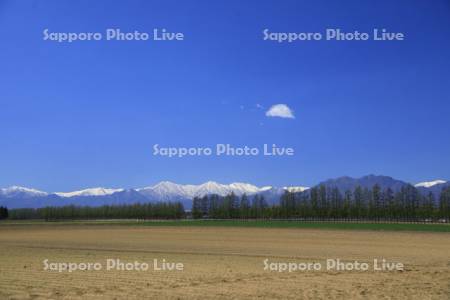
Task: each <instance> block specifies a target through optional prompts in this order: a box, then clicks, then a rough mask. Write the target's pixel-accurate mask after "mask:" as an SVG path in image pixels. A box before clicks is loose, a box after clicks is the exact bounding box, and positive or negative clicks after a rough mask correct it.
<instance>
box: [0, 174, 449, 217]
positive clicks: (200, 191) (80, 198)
mask: <svg viewBox="0 0 450 300" xmlns="http://www.w3.org/2000/svg"><path fill="white" fill-rule="evenodd" d="M375 184H378V185H379V186H380V187H381V188H382V189H387V188H391V189H392V190H393V191H394V192H396V191H399V190H400V189H401V188H402V187H404V186H406V185H410V184H409V183H407V182H404V181H401V180H397V179H394V178H392V177H389V176H379V175H367V176H363V177H360V178H352V177H349V176H343V177H338V178H334V179H328V180H326V181H323V182H321V183H319V184H318V185H316V186H320V185H325V186H327V187H330V188H333V187H336V188H338V189H339V190H340V191H341V192H342V193H344V192H345V191H346V190H351V191H353V190H354V189H355V188H356V187H357V186H361V187H363V188H364V187H366V188H372V187H373V186H374V185H375ZM448 186H450V182H448V181H444V180H435V181H427V182H422V183H418V184H415V187H416V188H417V189H418V190H419V191H420V192H421V193H422V194H423V195H426V194H428V193H430V192H432V193H433V194H434V195H435V198H438V197H439V195H440V192H441V190H442V188H445V187H448ZM308 189H309V187H304V186H285V187H273V186H264V187H257V186H255V185H252V184H249V183H239V182H235V183H231V184H221V183H217V182H214V181H208V182H205V183H203V184H199V185H192V184H185V185H183V184H177V183H173V182H170V181H162V182H159V183H158V184H156V185H153V186H149V187H144V188H137V189H123V188H116V189H112V188H101V187H96V188H89V189H83V190H80V191H72V192H55V193H48V192H44V191H39V190H36V189H31V188H26V187H20V186H12V187H9V188H2V189H0V206H7V207H8V208H25V207H27V208H38V207H44V206H63V205H70V204H74V205H89V206H100V205H119V204H131V203H137V202H140V203H144V202H161V201H172V202H174V201H179V202H182V203H183V205H184V207H185V208H186V209H190V208H191V206H192V199H193V198H194V197H202V196H204V195H212V194H217V195H220V196H225V195H227V194H230V193H234V194H235V195H237V196H241V195H243V194H247V195H249V196H252V195H261V196H264V198H265V199H266V201H267V202H268V204H276V203H278V201H279V199H280V197H281V195H283V193H285V191H289V192H293V193H302V192H305V191H308Z"/></svg>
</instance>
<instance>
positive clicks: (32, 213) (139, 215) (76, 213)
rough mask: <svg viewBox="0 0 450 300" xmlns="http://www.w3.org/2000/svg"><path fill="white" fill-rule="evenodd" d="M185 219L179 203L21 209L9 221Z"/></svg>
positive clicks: (10, 212) (11, 215)
mask: <svg viewBox="0 0 450 300" xmlns="http://www.w3.org/2000/svg"><path fill="white" fill-rule="evenodd" d="M183 217H185V211H184V207H183V204H181V203H179V202H173V203H172V202H160V203H144V204H140V203H136V204H131V205H103V206H98V207H92V206H75V205H67V206H59V207H56V206H50V207H43V208H19V209H11V210H10V211H9V219H13V220H26V219H44V220H47V221H52V220H89V219H181V218H183Z"/></svg>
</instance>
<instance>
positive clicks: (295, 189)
mask: <svg viewBox="0 0 450 300" xmlns="http://www.w3.org/2000/svg"><path fill="white" fill-rule="evenodd" d="M283 189H284V190H286V191H288V192H290V193H301V192H304V191H306V190H309V187H307V186H285V187H283Z"/></svg>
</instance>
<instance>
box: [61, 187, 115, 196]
mask: <svg viewBox="0 0 450 300" xmlns="http://www.w3.org/2000/svg"><path fill="white" fill-rule="evenodd" d="M122 191H123V189H106V188H102V187H96V188H90V189H85V190H81V191H74V192H66V193H64V192H57V193H54V194H55V195H57V196H59V197H65V198H68V197H75V196H106V195H111V194H114V193H117V192H122Z"/></svg>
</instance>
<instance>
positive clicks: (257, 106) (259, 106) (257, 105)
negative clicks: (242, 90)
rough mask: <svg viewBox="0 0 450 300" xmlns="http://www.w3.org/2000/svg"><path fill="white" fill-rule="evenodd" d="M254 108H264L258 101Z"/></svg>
mask: <svg viewBox="0 0 450 300" xmlns="http://www.w3.org/2000/svg"><path fill="white" fill-rule="evenodd" d="M256 108H258V109H263V108H264V106H262V105H261V104H259V103H256Z"/></svg>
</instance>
